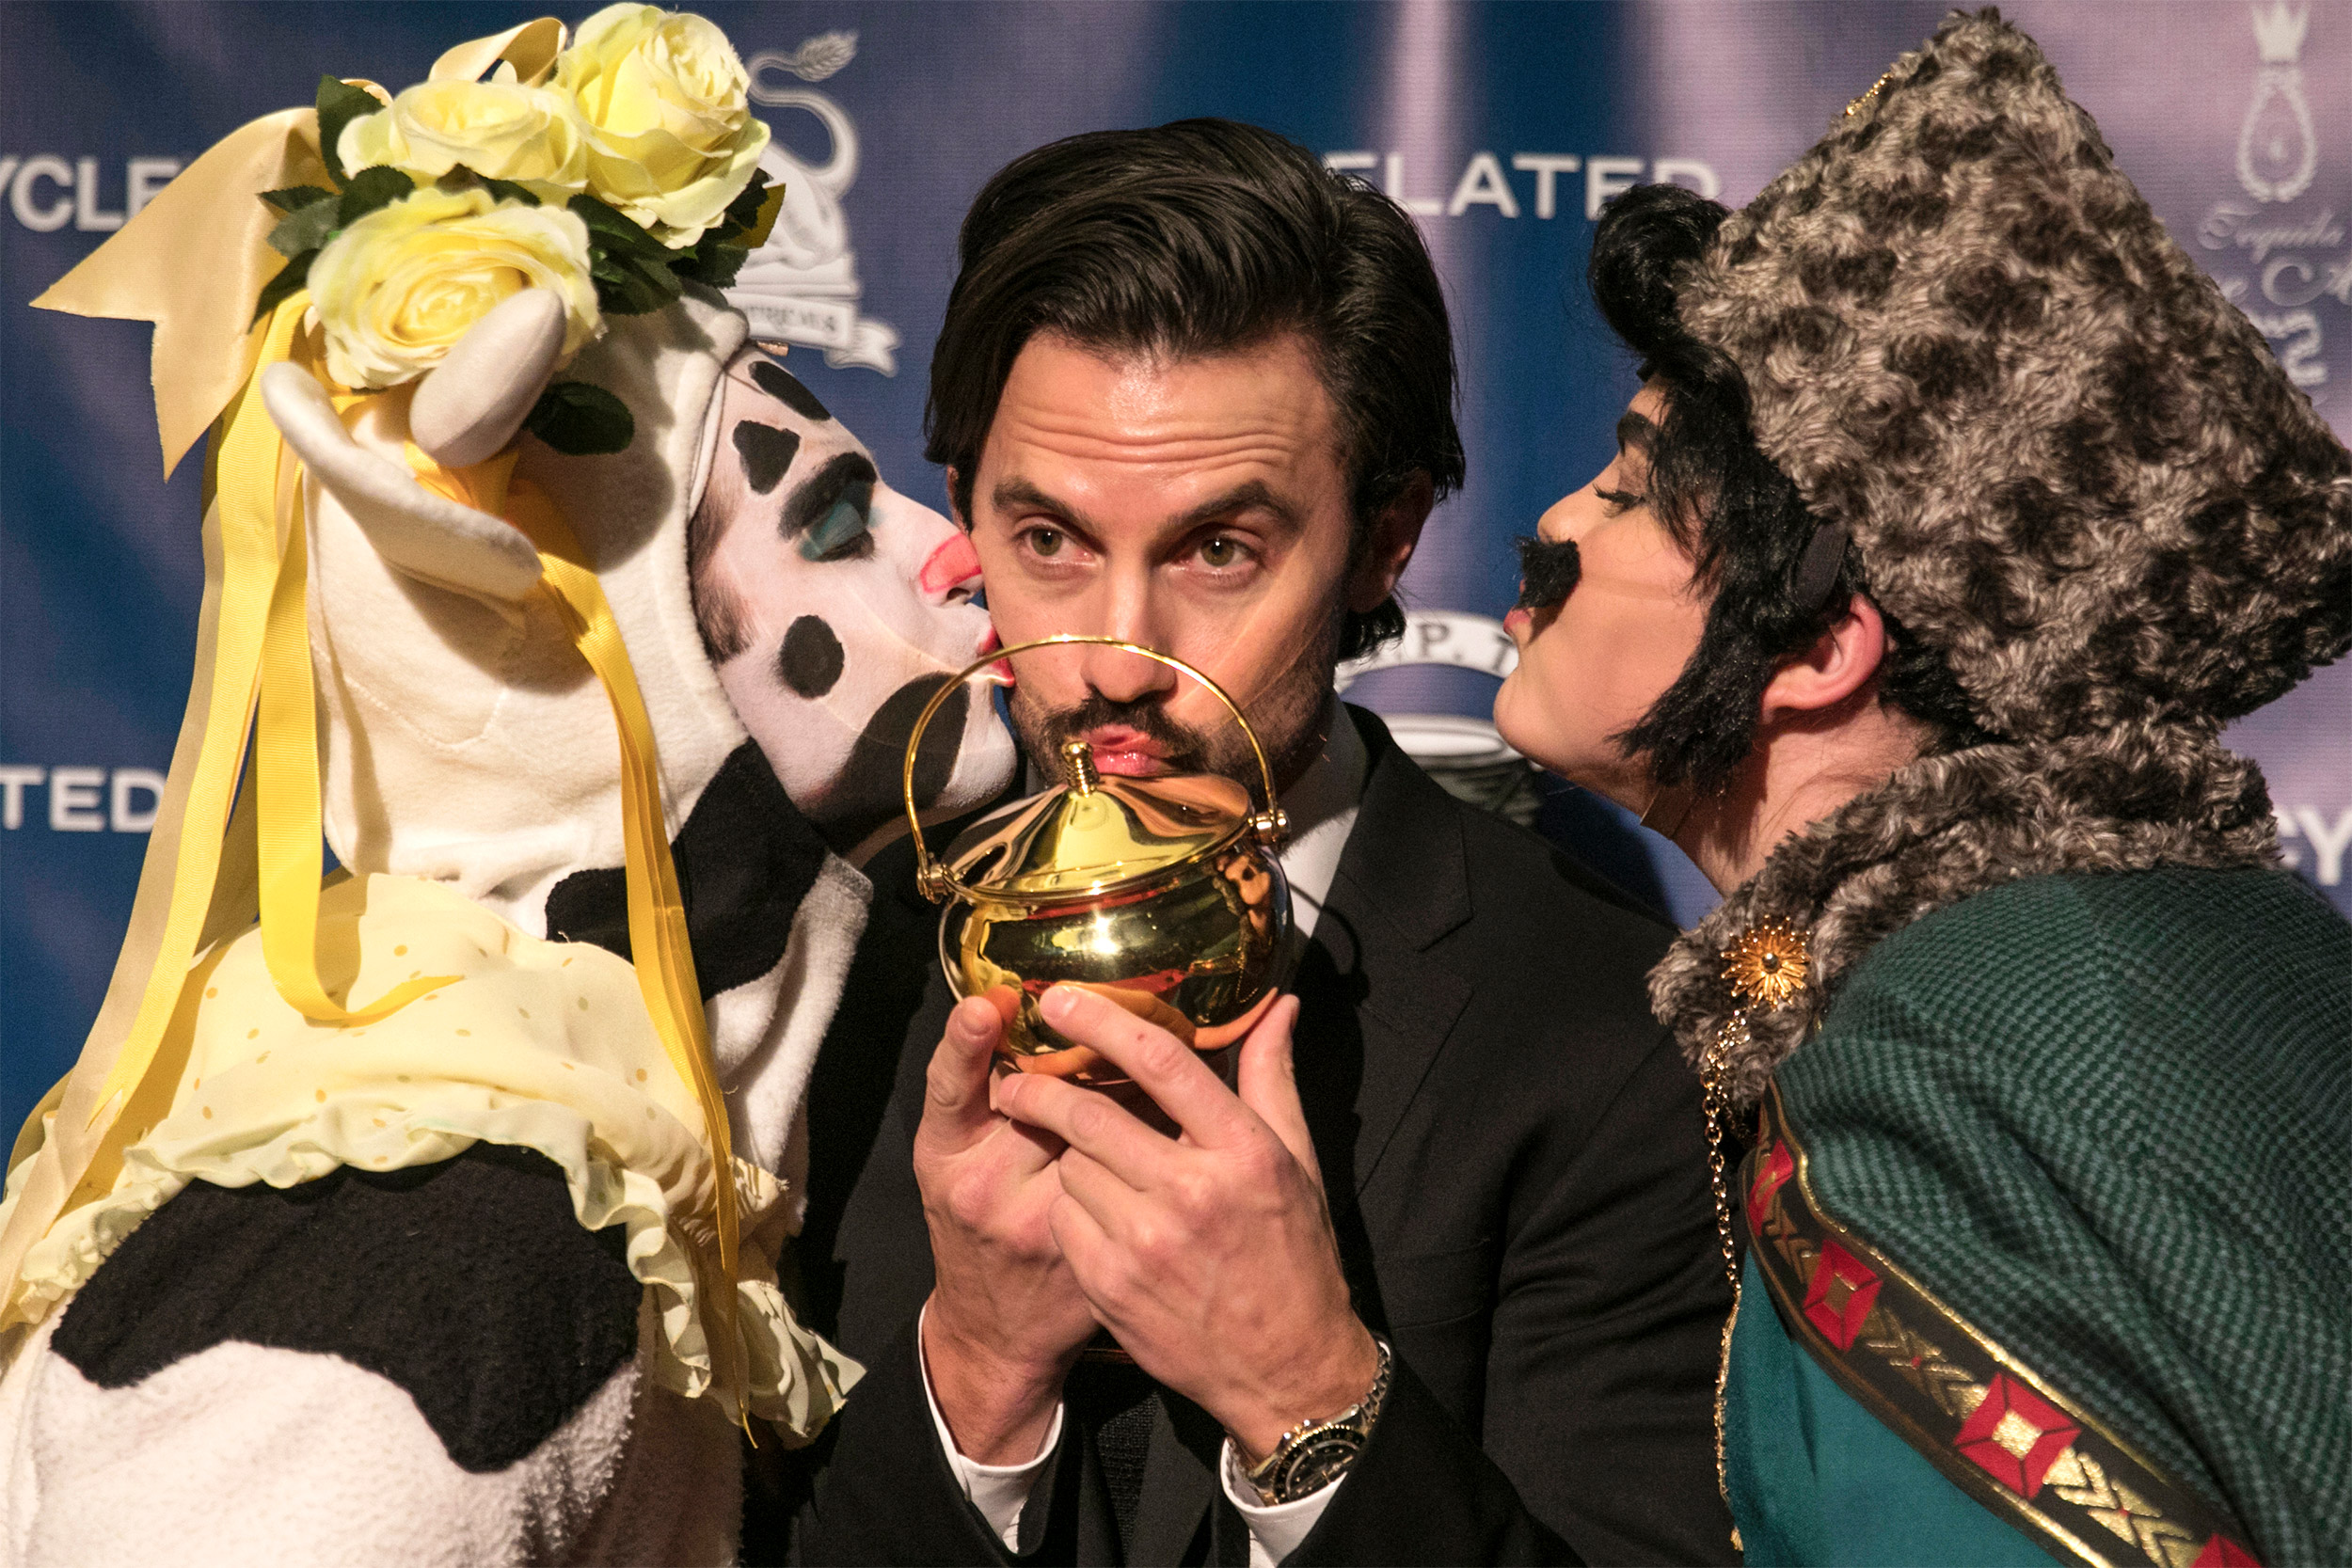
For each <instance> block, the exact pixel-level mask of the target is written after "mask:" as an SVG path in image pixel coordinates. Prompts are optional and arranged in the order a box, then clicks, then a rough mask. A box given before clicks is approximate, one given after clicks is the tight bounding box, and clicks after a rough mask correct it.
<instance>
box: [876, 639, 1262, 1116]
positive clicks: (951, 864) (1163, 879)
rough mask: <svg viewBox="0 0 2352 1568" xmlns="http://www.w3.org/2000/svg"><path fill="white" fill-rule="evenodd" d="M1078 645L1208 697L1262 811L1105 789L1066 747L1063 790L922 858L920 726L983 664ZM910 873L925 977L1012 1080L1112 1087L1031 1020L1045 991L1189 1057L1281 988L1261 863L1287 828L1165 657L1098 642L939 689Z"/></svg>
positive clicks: (1085, 1058)
mask: <svg viewBox="0 0 2352 1568" xmlns="http://www.w3.org/2000/svg"><path fill="white" fill-rule="evenodd" d="M1086 645H1095V646H1102V647H1111V648H1118V649H1120V650H1122V651H1124V652H1127V653H1131V654H1136V655H1139V656H1141V657H1145V658H1149V659H1154V660H1157V661H1158V662H1159V663H1161V664H1164V665H1166V666H1168V668H1169V669H1171V670H1174V671H1177V672H1178V673H1182V674H1184V675H1186V676H1189V677H1190V678H1191V679H1193V680H1194V681H1197V682H1199V683H1200V685H1201V686H1202V687H1204V688H1205V689H1207V690H1208V691H1209V692H1211V693H1212V694H1213V695H1214V696H1216V699H1217V701H1218V702H1220V703H1222V704H1224V705H1225V708H1226V711H1227V712H1229V713H1231V714H1232V716H1233V721H1234V722H1235V723H1236V724H1238V725H1240V726H1241V732H1242V734H1243V735H1244V736H1246V737H1247V738H1248V741H1249V749H1250V752H1251V753H1252V754H1253V755H1254V756H1255V757H1256V759H1257V764H1258V777H1259V783H1260V784H1261V786H1262V788H1263V796H1261V797H1260V798H1259V799H1258V800H1252V799H1251V796H1250V791H1249V789H1248V787H1247V786H1246V785H1244V784H1239V783H1236V782H1235V781H1233V780H1232V779H1228V778H1224V777H1221V776H1219V775H1216V774H1213V773H1179V774H1168V775H1165V776H1161V777H1155V778H1141V779H1131V778H1116V777H1114V778H1104V777H1101V776H1100V775H1099V774H1098V773H1097V771H1096V769H1095V766H1094V755H1093V752H1092V750H1091V749H1090V748H1089V746H1088V745H1087V744H1086V742H1085V741H1083V740H1076V739H1073V740H1069V741H1066V742H1064V743H1063V745H1062V748H1061V755H1060V759H1059V760H1060V762H1061V765H1062V772H1063V777H1062V783H1061V786H1060V787H1059V788H1057V789H1049V790H1046V791H1044V792H1043V793H1041V794H1038V795H1033V796H1030V797H1029V798H1028V799H1026V800H1019V801H1015V802H1014V803H1012V804H1011V805H1009V806H1005V807H1002V808H1000V809H998V810H997V811H994V812H993V813H991V814H990V815H989V816H985V817H983V818H982V819H981V820H980V821H978V822H977V823H975V824H974V825H973V826H972V827H970V828H968V829H966V830H965V831H964V832H961V833H960V834H959V835H957V837H956V839H955V842H954V843H952V844H950V845H949V846H948V847H947V850H946V854H945V855H944V856H939V857H934V856H933V855H932V854H931V852H930V847H929V846H928V845H926V844H925V842H924V839H923V823H922V819H921V817H920V816H919V814H918V813H917V812H916V809H915V804H914V761H915V749H916V747H917V746H919V745H920V744H921V742H922V738H923V731H924V728H925V726H926V725H928V724H929V723H930V721H931V716H932V714H934V713H935V712H937V711H938V709H939V708H940V706H941V705H943V704H944V703H945V702H946V699H947V695H948V693H950V692H952V691H955V690H957V689H959V688H961V686H962V684H963V683H964V682H965V681H967V680H969V679H970V678H971V677H972V676H973V675H974V674H976V673H978V672H979V671H981V670H982V669H985V668H986V667H987V666H989V665H991V664H993V663H995V662H996V661H997V660H999V659H1005V658H1009V657H1012V656H1014V655H1017V654H1025V653H1028V652H1030V651H1032V650H1034V649H1039V648H1047V647H1073V646H1086ZM902 782H903V784H904V786H905V792H906V808H907V824H908V826H909V827H910V828H911V829H913V831H914V853H915V867H916V871H915V875H916V877H917V879H918V882H919V885H920V886H921V887H922V889H923V892H924V893H925V894H926V895H928V896H929V897H930V899H931V900H932V901H933V902H934V903H945V904H946V910H945V911H942V913H941V915H940V922H939V961H940V967H941V968H942V969H944V970H946V974H947V980H948V983H949V984H950V985H951V986H953V987H954V988H955V990H956V993H957V994H958V995H960V996H981V997H986V998H987V999H988V1000H989V1001H990V1002H992V1003H993V1004H994V1005H995V1006H996V1009H997V1011H998V1013H999V1014H1000V1015H1001V1016H1002V1017H1003V1018H1004V1021H1005V1030H1004V1035H1003V1037H1002V1042H1001V1044H1000V1046H999V1051H1000V1053H1002V1054H1003V1056H1004V1057H1005V1058H1006V1059H1007V1060H1008V1061H1009V1063H1010V1064H1011V1065H1012V1066H1013V1067H1015V1068H1018V1069H1021V1070H1022V1071H1024V1072H1045V1073H1052V1074H1054V1075H1055V1076H1057V1077H1063V1078H1069V1079H1072V1080H1074V1081H1075V1082H1078V1083H1081V1084H1085V1085H1089V1086H1093V1087H1107V1086H1109V1085H1117V1084H1123V1083H1125V1082H1126V1081H1127V1079H1126V1075H1125V1074H1124V1073H1122V1072H1120V1070H1119V1069H1117V1068H1115V1067H1113V1066H1112V1065H1111V1064H1110V1063H1108V1062H1107V1061H1105V1060H1104V1058H1103V1057H1102V1056H1101V1055H1100V1054H1099V1053H1096V1052H1095V1051H1093V1050H1091V1049H1089V1048H1088V1047H1086V1046H1082V1045H1079V1044H1077V1043H1076V1042H1075V1041H1073V1040H1071V1039H1068V1038H1066V1037H1063V1036H1062V1035H1060V1034H1058V1033H1057V1032H1056V1031H1055V1029H1054V1028H1053V1027H1052V1025H1050V1024H1048V1023H1047V1022H1045V1021H1044V1020H1043V1019H1042V1018H1041V1017H1039V1016H1038V1010H1037V1005H1038V1001H1039V999H1040V998H1041V996H1043V995H1044V993H1045V990H1046V988H1047V987H1049V986H1055V985H1063V984H1070V985H1077V986H1083V987H1085V988H1086V989H1087V990H1092V991H1096V992H1099V993H1100V994H1102V995H1104V996H1106V997H1108V998H1110V999H1111V1000H1112V1001H1113V1002H1116V1003H1118V1004H1119V1005H1120V1006H1122V1007H1124V1008H1126V1009H1127V1010H1128V1011H1129V1012H1131V1013H1133V1014H1135V1015H1136V1017H1138V1018H1141V1019H1145V1020H1148V1021H1149V1022H1152V1023H1156V1024H1158V1025H1160V1026H1161V1027H1162V1028H1165V1029H1167V1030H1168V1032H1169V1033H1170V1034H1173V1035H1174V1036H1176V1037H1177V1038H1179V1039H1181V1040H1184V1042H1185V1043H1187V1044H1189V1045H1190V1046H1191V1047H1192V1048H1193V1049H1194V1050H1196V1051H1200V1052H1215V1051H1221V1050H1223V1049H1224V1048H1226V1047H1227V1046H1230V1045H1232V1044H1234V1043H1236V1042H1237V1041H1239V1040H1240V1039H1241V1038H1242V1037H1243V1036H1245V1035H1247V1034H1248V1032H1249V1028H1250V1026H1251V1025H1252V1024H1254V1023H1255V1022H1257V1021H1258V1019H1259V1018H1260V1016H1261V1015H1263V1013H1264V1011H1265V1009H1266V1008H1267V1007H1268V1006H1271V1005H1272V1004H1273V1001H1274V998H1275V997H1276V996H1277V995H1278V994H1279V991H1280V990H1281V987H1282V983H1283V981H1284V980H1285V979H1287V978H1288V968H1289V964H1290V961H1291V958H1292V957H1293V954H1292V947H1291V941H1290V923H1291V902H1290V885H1289V883H1288V882H1286V881H1285V880H1284V879H1283V877H1282V867H1281V863H1280V862H1279V861H1278V860H1277V859H1276V858H1275V857H1276V854H1277V852H1278V851H1279V849H1280V847H1281V845H1282V841H1283V837H1284V835H1285V834H1286V833H1287V832H1288V829H1289V824H1288V822H1287V820H1286V819H1285V818H1284V816H1283V815H1282V810H1281V807H1280V806H1279V805H1278V804H1276V803H1275V796H1274V771H1273V768H1271V767H1270V766H1268V764H1267V762H1266V755H1265V748H1264V747H1263V746H1262V745H1260V744H1259V742H1258V736H1257V732H1256V731H1255V730H1253V729H1251V728H1250V726H1249V721H1248V719H1247V718H1245V717H1244V716H1243V714H1242V711H1241V707H1240V705H1238V704H1236V703H1235V702H1234V701H1233V699H1232V697H1230V696H1228V695H1227V694H1226V692H1225V690H1224V689H1223V688H1221V687H1219V686H1218V685H1217V684H1216V682H1215V681H1213V680H1211V679H1210V678H1209V677H1208V676H1206V675H1204V674H1202V673H1200V671H1198V670H1196V669H1194V668H1193V667H1192V666H1191V665H1189V664H1186V663H1184V661H1183V660H1181V659H1177V658H1173V657H1169V656H1168V655H1167V654H1163V653H1157V652H1154V651H1153V650H1152V649H1150V648H1145V647H1141V646H1138V645H1137V644H1136V643H1133V642H1128V641H1123V640H1121V639H1119V638H1115V637H1048V638H1041V639H1040V640H1038V641H1033V642H1024V643H1021V644H1019V645H1018V646H1016V647H1011V648H999V649H994V650H992V651H991V652H990V653H988V654H987V655H986V656H985V657H981V658H979V659H977V660H975V661H974V662H973V663H971V664H970V665H967V666H966V667H965V668H964V670H963V671H962V672H961V673H960V674H958V675H957V676H956V677H955V679H953V680H952V681H949V682H948V683H947V684H946V685H945V686H943V687H941V688H940V689H939V690H938V691H937V692H936V693H935V694H933V696H932V698H931V700H930V705H928V706H926V707H925V708H924V709H923V712H922V714H921V716H920V717H919V718H917V719H916V720H915V722H914V731H913V733H912V734H911V735H910V736H908V737H907V752H906V768H905V773H904V777H903V781H902Z"/></svg>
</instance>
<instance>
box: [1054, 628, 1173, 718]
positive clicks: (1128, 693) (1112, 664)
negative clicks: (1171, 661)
mask: <svg viewBox="0 0 2352 1568" xmlns="http://www.w3.org/2000/svg"><path fill="white" fill-rule="evenodd" d="M1131 641H1141V640H1140V639H1131ZM1144 645H1145V646H1149V644H1148V643H1147V644H1144ZM1078 651H1079V652H1081V653H1083V654H1084V655H1085V672H1086V683H1087V687H1088V689H1090V690H1092V691H1094V692H1095V693H1096V694H1098V695H1100V696H1102V697H1104V698H1107V699H1108V700H1109V701H1111V702H1114V703H1138V702H1146V701H1151V700H1154V699H1157V698H1162V697H1165V696H1167V695H1168V693H1169V692H1171V691H1173V690H1174V689H1176V679H1177V676H1176V672H1175V671H1173V670H1171V669H1169V668H1168V666H1167V665H1165V664H1162V663H1161V662H1160V661H1159V660H1157V659H1155V658H1146V657H1143V656H1142V655H1141V654H1131V653H1129V652H1127V651H1126V650H1125V649H1124V648H1106V647H1102V646H1100V645H1097V646H1092V647H1087V648H1083V649H1080V650H1078Z"/></svg>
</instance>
